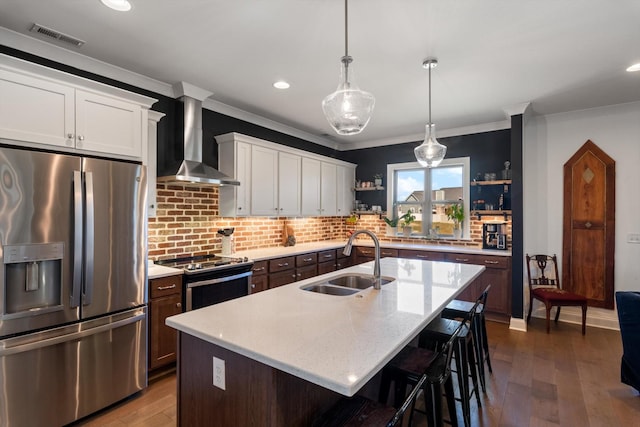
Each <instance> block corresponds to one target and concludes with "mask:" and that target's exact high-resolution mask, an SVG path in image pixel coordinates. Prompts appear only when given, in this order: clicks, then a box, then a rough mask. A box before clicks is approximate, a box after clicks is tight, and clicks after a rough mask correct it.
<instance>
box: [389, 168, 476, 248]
mask: <svg viewBox="0 0 640 427" xmlns="http://www.w3.org/2000/svg"><path fill="white" fill-rule="evenodd" d="M451 166H462V202H463V204H462V206H463V208H464V221H463V225H462V236H461V239H469V238H470V226H469V225H470V223H471V222H470V219H469V213H470V206H469V205H470V204H471V202H470V194H471V185H470V182H471V179H470V173H471V171H470V168H471V160H470V157H455V158H449V159H444V160H443V161H442V162H441V163H440V164H439V165H438V166H436V167H433V168H426V167H423V166H420V163H418V162H406V163H389V164H387V216H389V214H395V211H396V209H395V206H396V205H395V202H394V200H395V194H396V192H397V183H396V171H401V170H411V169H426V170H425V182H424V194H425V197H424V202H423V204H422V212H423V213H424V212H431V209H432V205H433V203H432V200H431V190H430V189H431V169H440V168H444V167H451ZM427 195H428V198H427ZM451 202H453V201H451ZM422 218H423V219H422V230H421V233H420V234H416V235H415V237H416V238H424V237H427V235H428V230H429V225H430V224H431V221H432V215H429V216H428V218H429V221H428V222H426V221H425V215H424V214H423V216H422ZM387 233H388V231H387ZM387 235H388V236H389V237H395V236H392V235H390V234H387ZM411 237H414V236H413V235H412V236H411ZM438 237H440V238H452V235H450V234H440V235H438Z"/></svg>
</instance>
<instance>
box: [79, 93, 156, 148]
mask: <svg viewBox="0 0 640 427" xmlns="http://www.w3.org/2000/svg"><path fill="white" fill-rule="evenodd" d="M145 124H146V123H145ZM67 136H68V135H67ZM75 147H76V148H78V149H81V150H89V151H95V152H98V153H106V154H118V155H122V156H128V157H140V156H141V154H142V108H140V106H139V105H136V104H132V103H129V102H124V101H121V100H118V99H113V98H109V97H106V96H102V95H98V94H96V93H90V92H84V91H80V90H77V91H76V131H75Z"/></svg>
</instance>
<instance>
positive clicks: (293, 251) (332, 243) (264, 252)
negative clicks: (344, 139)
mask: <svg viewBox="0 0 640 427" xmlns="http://www.w3.org/2000/svg"><path fill="white" fill-rule="evenodd" d="M421 242H425V240H416V243H394V242H380V247H382V248H392V249H409V250H422V251H435V252H450V253H466V254H477V255H492V256H507V257H510V256H511V251H503V250H497V249H482V248H477V247H469V246H454V245H438V244H428V243H421ZM346 244H347V239H345V240H325V241H321V242H311V243H301V244H297V245H295V246H274V247H271V248H260V249H250V250H245V251H238V252H236V253H235V254H233V256H234V257H247V258H249V259H251V260H254V261H262V260H265V259H270V258H278V257H285V256H291V255H299V254H304V253H307V252H315V251H323V250H328V249H338V248H344V247H345V245H346ZM355 245H356V246H371V247H373V241H372V240H371V239H369V238H368V237H363V238H360V239H356V242H355Z"/></svg>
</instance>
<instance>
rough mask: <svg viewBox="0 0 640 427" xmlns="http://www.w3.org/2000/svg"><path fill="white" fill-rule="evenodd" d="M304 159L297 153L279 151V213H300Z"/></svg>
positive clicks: (294, 214) (287, 214) (292, 214)
mask: <svg viewBox="0 0 640 427" xmlns="http://www.w3.org/2000/svg"><path fill="white" fill-rule="evenodd" d="M301 170H302V159H301V157H300V156H298V155H296V154H290V153H287V152H283V151H280V152H279V153H278V214H279V215H285V216H296V215H300V197H301V194H300V188H301Z"/></svg>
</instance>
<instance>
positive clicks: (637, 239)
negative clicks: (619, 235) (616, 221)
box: [627, 233, 640, 243]
mask: <svg viewBox="0 0 640 427" xmlns="http://www.w3.org/2000/svg"><path fill="white" fill-rule="evenodd" d="M627 243H640V234H639V233H629V234H627Z"/></svg>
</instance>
